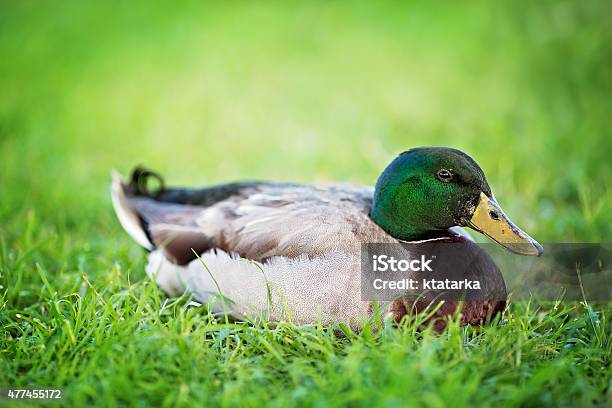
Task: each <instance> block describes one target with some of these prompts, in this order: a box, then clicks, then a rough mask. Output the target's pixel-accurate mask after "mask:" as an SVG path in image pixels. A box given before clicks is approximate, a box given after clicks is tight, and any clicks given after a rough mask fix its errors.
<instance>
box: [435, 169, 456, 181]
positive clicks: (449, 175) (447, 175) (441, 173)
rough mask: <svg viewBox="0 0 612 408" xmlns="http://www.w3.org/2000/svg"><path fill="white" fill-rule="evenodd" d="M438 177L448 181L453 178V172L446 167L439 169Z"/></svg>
mask: <svg viewBox="0 0 612 408" xmlns="http://www.w3.org/2000/svg"><path fill="white" fill-rule="evenodd" d="M438 178H439V179H440V180H442V181H444V182H448V181H451V179H452V178H453V174H452V173H451V172H450V171H448V170H446V169H441V170H438Z"/></svg>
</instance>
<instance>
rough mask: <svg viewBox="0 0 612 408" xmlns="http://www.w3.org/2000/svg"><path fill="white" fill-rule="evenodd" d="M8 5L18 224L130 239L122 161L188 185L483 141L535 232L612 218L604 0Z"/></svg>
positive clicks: (3, 112)
mask: <svg viewBox="0 0 612 408" xmlns="http://www.w3.org/2000/svg"><path fill="white" fill-rule="evenodd" d="M1 10H2V11H1V12H0V61H2V62H1V63H0V159H1V161H0V183H1V184H0V228H1V232H0V233H1V234H2V236H3V237H4V239H7V240H8V242H9V244H14V245H17V246H19V245H20V242H22V239H23V236H24V234H26V235H27V234H31V235H36V236H38V237H39V238H40V237H45V236H48V237H50V239H51V240H53V238H52V237H57V236H58V235H57V234H58V232H59V233H60V236H64V237H66V236H67V237H68V238H63V239H64V240H73V241H74V242H78V243H79V245H80V244H87V245H89V244H90V243H95V242H98V243H99V244H100V245H102V246H103V248H111V247H110V246H109V245H112V244H110V243H108V241H109V240H111V239H112V240H116V241H117V242H119V245H122V246H125V245H126V244H127V243H128V242H129V238H128V237H127V235H126V234H124V233H123V232H121V230H120V227H119V225H118V223H117V222H116V221H115V220H114V215H113V213H112V210H111V205H110V200H109V195H108V183H109V175H110V172H111V170H112V169H116V170H119V171H120V172H122V173H127V172H128V171H129V170H130V169H131V168H132V167H133V166H134V165H136V164H145V165H147V166H150V167H152V168H154V169H156V170H158V171H160V172H161V173H162V174H164V175H165V176H166V178H167V181H168V182H169V183H170V184H183V185H202V184H207V183H217V182H224V181H229V180H234V179H245V178H248V179H252V178H258V179H272V180H294V181H300V182H314V181H330V180H338V181H350V182H358V183H365V184H373V183H374V182H375V181H376V178H377V176H378V175H379V173H380V172H381V171H382V169H383V168H384V167H385V166H386V164H387V163H388V162H389V161H390V160H391V159H392V158H393V157H394V156H395V155H396V154H398V153H399V152H401V151H402V150H406V149H408V148H410V147H414V146H420V145H447V146H454V147H457V148H460V149H463V150H465V151H466V152H467V153H469V154H470V155H472V156H473V157H474V158H475V159H476V160H477V161H478V162H479V163H480V165H481V166H482V167H483V168H484V170H485V173H486V174H487V176H488V178H489V181H490V183H491V185H492V187H493V190H494V192H495V193H496V195H497V198H498V199H499V201H500V203H501V204H502V206H503V207H504V208H505V209H506V212H507V213H508V214H509V215H510V216H511V217H512V218H513V219H514V220H515V221H516V223H517V224H519V225H520V226H521V227H523V228H524V229H525V230H526V231H528V232H529V233H530V234H532V235H533V236H534V237H536V238H537V239H538V240H540V241H541V242H551V241H561V242H565V241H602V240H603V241H605V240H609V238H610V236H611V227H610V217H609V214H610V213H611V212H612V205H611V197H612V193H611V189H610V174H611V172H610V170H611V169H610V157H611V155H612V126H610V108H611V104H610V97H611V96H612V74H611V73H612V70H611V67H612V29H611V27H612V25H611V24H610V21H612V12H611V11H612V3H610V2H606V1H584V2H582V1H543V2H528V1H524V2H487V1H480V2H478V1H476V2H469V4H461V5H459V4H455V2H447V3H441V2H427V1H417V2H410V3H409V4H404V3H400V2H377V3H376V4H374V3H373V2H353V3H346V2H307V3H302V2H293V1H289V2H270V3H268V2H266V3H264V2H227V3H225V4H220V3H215V4H212V3H205V2H192V1H186V2H180V3H174V2H159V3H151V2H121V1H105V2H81V1H56V2H37V1H19V2H4V3H3V4H2V6H1ZM28 225H30V226H31V225H36V228H35V229H33V228H28ZM62 231H63V232H66V231H68V232H70V234H66V235H62V234H61V232H62ZM26 241H27V240H26ZM28 242H30V241H28ZM53 245H55V244H53ZM23 246H24V247H27V245H26V244H25V243H24V244H23ZM50 249H52V248H50ZM51 252H52V251H51Z"/></svg>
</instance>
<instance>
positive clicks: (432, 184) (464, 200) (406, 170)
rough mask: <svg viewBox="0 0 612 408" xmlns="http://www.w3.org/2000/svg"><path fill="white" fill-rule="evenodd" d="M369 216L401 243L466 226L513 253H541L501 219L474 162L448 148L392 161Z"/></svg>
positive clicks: (420, 151) (416, 151)
mask: <svg viewBox="0 0 612 408" xmlns="http://www.w3.org/2000/svg"><path fill="white" fill-rule="evenodd" d="M370 216H371V217H372V219H373V220H374V222H376V223H377V224H378V225H379V226H380V227H381V228H382V229H384V230H385V231H386V232H387V233H389V234H390V235H392V236H393V237H395V238H398V239H401V240H406V241H413V240H418V239H423V238H427V237H429V236H431V235H432V234H435V233H439V232H440V231H446V230H448V229H449V228H451V227H453V226H467V227H471V228H473V229H475V230H476V231H479V232H481V233H483V234H485V235H487V236H488V237H490V238H491V239H493V240H494V241H496V242H497V243H499V244H501V245H503V246H504V247H506V248H507V249H509V250H510V251H512V252H516V253H519V254H523V255H540V254H541V253H542V251H543V249H542V246H541V245H540V244H538V243H537V242H536V241H535V240H534V239H533V238H531V237H530V236H529V235H527V234H526V233H524V232H523V231H521V230H520V229H519V228H518V227H516V226H515V225H514V224H513V223H512V222H511V221H510V219H509V218H508V217H507V216H506V215H505V214H504V212H503V211H502V209H501V208H500V206H499V205H498V204H497V201H496V200H495V198H494V196H493V193H492V192H491V187H489V184H488V183H487V179H486V177H485V175H484V173H483V171H482V169H481V168H480V167H479V166H478V164H476V162H475V161H474V159H472V158H471V157H470V156H468V155H467V154H465V153H463V152H462V151H460V150H457V149H452V148H448V147H419V148H415V149H411V150H408V151H406V152H404V153H402V154H400V155H399V156H398V157H397V158H396V159H395V160H393V161H392V162H391V164H389V166H387V168H386V169H385V171H384V172H383V173H382V175H381V176H380V178H379V179H378V182H377V183H376V189H375V191H374V200H373V203H372V210H371V213H370Z"/></svg>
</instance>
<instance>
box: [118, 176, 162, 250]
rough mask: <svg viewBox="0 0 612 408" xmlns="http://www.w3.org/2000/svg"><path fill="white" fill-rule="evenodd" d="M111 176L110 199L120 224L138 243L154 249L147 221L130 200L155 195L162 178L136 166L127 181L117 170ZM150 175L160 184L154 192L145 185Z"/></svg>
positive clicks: (159, 190) (160, 189)
mask: <svg viewBox="0 0 612 408" xmlns="http://www.w3.org/2000/svg"><path fill="white" fill-rule="evenodd" d="M112 177H113V180H112V182H111V188H110V191H111V199H112V202H113V208H114V209H115V214H117V218H118V219H119V222H120V223H121V226H122V227H123V229H125V231H126V232H127V233H128V234H129V235H130V236H131V237H132V238H133V239H134V240H135V241H136V242H137V243H138V244H139V245H141V246H142V247H144V248H146V249H147V250H149V251H152V250H153V249H155V244H154V243H153V240H152V239H151V236H150V234H149V230H148V225H147V222H146V221H145V219H144V218H143V217H142V216H141V215H140V214H139V213H138V212H137V211H136V209H135V208H134V205H132V203H131V201H132V200H134V199H137V198H138V197H149V198H153V197H155V195H157V194H159V193H160V192H161V191H163V189H164V182H163V179H162V178H161V177H160V176H159V175H158V174H157V173H154V172H152V171H150V170H147V169H144V168H142V167H136V168H135V169H134V170H133V171H132V175H131V177H130V180H129V182H125V181H124V180H123V178H122V177H121V175H120V174H119V173H117V172H113V175H112ZM150 177H153V178H155V179H156V180H157V181H158V182H159V184H160V187H159V189H158V190H157V192H155V193H151V192H150V191H149V190H148V187H147V181H148V179H149V178H150Z"/></svg>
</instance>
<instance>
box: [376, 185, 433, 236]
mask: <svg viewBox="0 0 612 408" xmlns="http://www.w3.org/2000/svg"><path fill="white" fill-rule="evenodd" d="M399 203H401V200H397V199H395V200H394V199H390V198H389V197H385V196H379V197H377V195H376V194H375V195H374V200H373V202H372V208H371V210H370V218H371V219H372V221H374V222H375V223H376V224H377V225H378V226H379V227H381V228H382V229H383V230H385V232H386V233H387V234H389V235H391V236H392V237H394V238H397V239H401V240H402V241H418V240H421V239H427V238H430V237H431V236H432V235H437V234H439V233H440V232H439V231H433V230H432V229H431V228H428V227H426V226H424V225H422V219H418V218H417V216H416V214H415V213H416V211H414V208H411V206H410V205H406V204H404V203H401V204H399Z"/></svg>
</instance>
